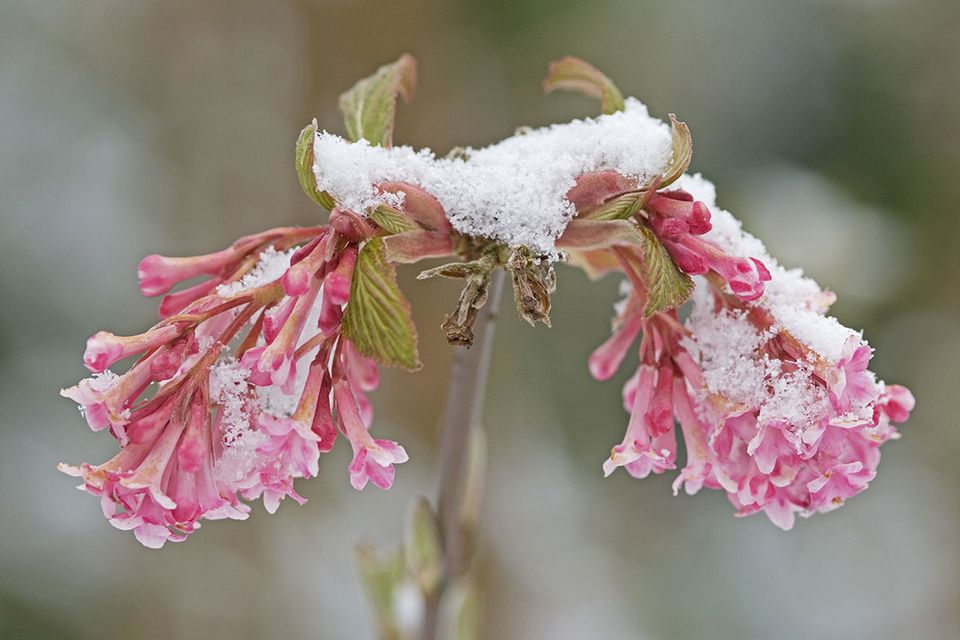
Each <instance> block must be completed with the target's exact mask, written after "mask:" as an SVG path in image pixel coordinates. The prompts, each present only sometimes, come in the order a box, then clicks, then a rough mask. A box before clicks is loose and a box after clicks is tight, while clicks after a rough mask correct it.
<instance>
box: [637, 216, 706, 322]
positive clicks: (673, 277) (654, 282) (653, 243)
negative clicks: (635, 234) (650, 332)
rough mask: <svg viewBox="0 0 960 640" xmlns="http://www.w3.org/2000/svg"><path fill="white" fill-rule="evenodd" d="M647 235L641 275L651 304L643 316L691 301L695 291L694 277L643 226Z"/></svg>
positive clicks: (644, 235) (644, 236)
mask: <svg viewBox="0 0 960 640" xmlns="http://www.w3.org/2000/svg"><path fill="white" fill-rule="evenodd" d="M637 229H639V231H640V234H641V236H642V237H643V245H642V246H643V264H642V265H641V268H640V275H641V277H642V278H643V282H644V284H645V285H646V286H647V305H646V307H644V309H643V315H645V316H647V317H650V316H652V315H653V314H654V313H657V312H658V311H669V310H670V309H674V308H676V307H679V306H680V305H681V304H683V303H684V302H686V301H687V298H689V297H690V295H691V294H692V293H693V288H694V284H693V279H692V278H691V277H690V276H688V275H687V274H685V273H684V272H683V271H680V269H679V268H678V267H677V265H676V264H674V262H673V258H671V257H670V252H668V251H667V248H666V247H665V246H663V243H661V242H660V240H659V239H657V236H656V235H654V233H653V231H651V230H650V229H649V228H648V227H646V226H644V225H639V226H638V227H637Z"/></svg>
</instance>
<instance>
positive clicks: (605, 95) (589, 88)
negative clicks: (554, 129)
mask: <svg viewBox="0 0 960 640" xmlns="http://www.w3.org/2000/svg"><path fill="white" fill-rule="evenodd" d="M555 89H567V90H570V91H580V92H581V93H585V94H587V95H588V96H592V97H594V98H599V99H600V110H601V111H602V112H603V113H616V112H617V111H623V106H624V105H623V94H622V93H620V90H619V89H617V86H616V85H615V84H613V80H611V79H610V78H608V77H607V76H606V75H605V74H604V73H603V72H602V71H600V70H599V69H597V68H596V67H594V66H593V65H592V64H590V63H589V62H587V61H585V60H581V59H580V58H577V57H576V56H565V57H563V58H560V59H559V60H554V61H553V62H551V63H550V68H549V69H548V70H547V77H546V78H544V79H543V90H544V91H545V92H546V93H550V92H551V91H554V90H555Z"/></svg>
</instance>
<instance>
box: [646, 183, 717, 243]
mask: <svg viewBox="0 0 960 640" xmlns="http://www.w3.org/2000/svg"><path fill="white" fill-rule="evenodd" d="M646 208H647V210H648V211H649V212H651V213H652V214H653V216H654V218H653V223H654V225H657V224H658V223H659V224H661V225H662V224H663V223H664V222H670V221H673V222H681V223H683V228H684V229H685V230H686V233H692V234H694V235H702V234H704V233H707V232H708V231H710V229H712V228H713V225H711V224H710V210H709V209H708V208H707V205H705V204H704V203H702V202H700V201H697V200H694V199H693V196H692V195H690V194H689V193H687V192H686V191H683V190H680V189H677V190H673V191H661V192H659V193H655V194H653V196H651V198H650V200H648V201H647V204H646ZM655 228H656V227H655Z"/></svg>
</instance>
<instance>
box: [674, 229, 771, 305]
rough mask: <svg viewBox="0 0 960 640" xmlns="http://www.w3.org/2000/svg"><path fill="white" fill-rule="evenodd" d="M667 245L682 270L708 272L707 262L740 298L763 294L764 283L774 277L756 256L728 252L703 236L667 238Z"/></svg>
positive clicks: (753, 297)
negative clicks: (704, 266)
mask: <svg viewBox="0 0 960 640" xmlns="http://www.w3.org/2000/svg"><path fill="white" fill-rule="evenodd" d="M664 245H666V247H667V249H668V250H669V251H670V255H671V256H673V259H674V260H676V262H677V266H678V267H680V268H681V269H682V270H684V271H685V272H687V273H689V274H691V275H696V274H700V273H704V272H705V270H703V265H704V264H706V266H707V267H709V268H710V269H712V270H713V271H716V272H717V273H718V274H719V275H720V276H721V277H722V278H723V279H724V280H726V281H727V284H728V285H730V290H731V291H733V293H734V294H735V295H736V296H737V297H738V298H740V299H741V300H745V301H751V300H756V299H757V298H759V297H760V296H762V295H763V290H764V283H765V282H769V281H770V278H771V276H770V271H769V270H767V268H766V266H765V265H764V264H763V263H762V262H760V261H759V260H757V259H756V258H739V257H735V256H731V255H728V254H726V253H725V252H724V251H723V250H722V249H720V248H719V247H718V246H716V245H715V244H714V243H712V242H710V241H709V240H704V239H703V238H698V237H695V236H692V235H686V236H684V237H683V239H682V240H680V241H672V240H669V239H664ZM697 258H699V260H698V259H697Z"/></svg>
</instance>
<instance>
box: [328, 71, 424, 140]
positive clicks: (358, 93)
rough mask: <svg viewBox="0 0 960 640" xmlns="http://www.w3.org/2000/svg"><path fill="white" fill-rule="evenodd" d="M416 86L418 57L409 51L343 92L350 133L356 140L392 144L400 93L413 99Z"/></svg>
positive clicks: (341, 103) (406, 100) (342, 104)
mask: <svg viewBox="0 0 960 640" xmlns="http://www.w3.org/2000/svg"><path fill="white" fill-rule="evenodd" d="M416 86H417V61H416V60H415V59H414V58H413V56H411V55H409V54H406V53H405V54H403V55H402V56H400V57H399V58H398V59H397V61H396V62H393V63H391V64H387V65H384V66H382V67H380V68H379V69H377V70H376V72H374V74H373V75H371V76H369V77H367V78H364V79H363V80H360V81H359V82H357V84H355V85H353V87H352V88H351V89H350V90H348V91H347V92H345V93H343V94H342V95H341V96H340V111H341V112H343V121H344V124H345V126H346V128H347V137H348V138H350V139H351V140H353V141H357V140H360V139H363V140H368V141H369V142H370V144H372V145H380V146H384V147H389V146H391V145H392V144H393V120H394V116H395V114H396V111H397V95H398V94H399V95H400V96H401V97H402V98H403V99H404V101H405V102H410V100H411V99H412V98H413V94H414V91H415V90H416Z"/></svg>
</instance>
